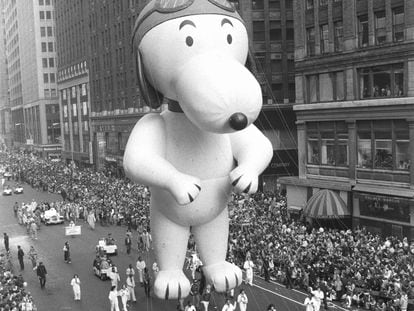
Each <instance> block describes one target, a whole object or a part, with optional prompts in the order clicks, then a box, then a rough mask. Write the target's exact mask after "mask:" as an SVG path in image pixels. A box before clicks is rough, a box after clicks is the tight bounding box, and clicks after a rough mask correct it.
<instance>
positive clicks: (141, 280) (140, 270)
mask: <svg viewBox="0 0 414 311" xmlns="http://www.w3.org/2000/svg"><path fill="white" fill-rule="evenodd" d="M146 266H147V265H146V264H145V261H144V260H143V259H142V257H141V256H139V257H138V260H137V265H136V267H137V273H138V280H139V283H140V284H141V286H143V285H144V269H145V267H146Z"/></svg>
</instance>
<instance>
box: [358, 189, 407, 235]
mask: <svg viewBox="0 0 414 311" xmlns="http://www.w3.org/2000/svg"><path fill="white" fill-rule="evenodd" d="M367 190H368V191H369V192H367ZM384 193H386V194H387V195H384ZM413 198H414V190H410V189H407V190H396V191H392V189H389V188H388V189H385V188H384V187H372V186H360V185H357V186H355V187H354V189H353V205H354V210H353V212H354V215H353V216H354V217H353V226H354V227H357V226H359V227H365V228H367V229H368V230H369V231H370V232H375V233H377V234H380V235H382V236H383V237H386V236H390V235H393V236H397V237H399V238H402V237H408V238H409V239H414V228H413V227H412V226H411V224H412V223H414V199H413Z"/></svg>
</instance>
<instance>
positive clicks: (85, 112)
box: [82, 102, 88, 116]
mask: <svg viewBox="0 0 414 311" xmlns="http://www.w3.org/2000/svg"><path fill="white" fill-rule="evenodd" d="M82 112H83V115H84V116H86V115H88V102H83V103H82Z"/></svg>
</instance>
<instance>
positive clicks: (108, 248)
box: [96, 238, 118, 255]
mask: <svg viewBox="0 0 414 311" xmlns="http://www.w3.org/2000/svg"><path fill="white" fill-rule="evenodd" d="M100 250H103V252H104V253H105V254H106V255H117V254H118V247H117V246H116V244H115V242H114V241H113V240H112V241H109V240H108V239H107V238H101V239H99V241H98V245H96V252H97V253H99V251H100Z"/></svg>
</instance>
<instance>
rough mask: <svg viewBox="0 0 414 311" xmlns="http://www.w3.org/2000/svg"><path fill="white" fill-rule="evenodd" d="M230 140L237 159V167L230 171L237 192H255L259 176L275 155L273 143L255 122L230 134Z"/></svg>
mask: <svg viewBox="0 0 414 311" xmlns="http://www.w3.org/2000/svg"><path fill="white" fill-rule="evenodd" d="M230 141H231V147H232V151H233V157H234V158H235V159H236V161H237V167H236V168H235V169H234V170H233V171H231V172H230V180H231V183H232V185H233V186H234V189H235V191H236V192H245V193H255V192H256V191H257V187H258V176H259V175H260V174H261V173H262V172H263V171H264V170H265V168H266V167H267V166H268V165H269V163H270V161H271V159H272V157H273V147H272V144H271V142H270V141H269V139H268V138H267V137H266V136H264V135H263V133H262V132H260V131H259V130H258V129H257V127H255V126H254V125H253V124H252V125H250V126H249V127H247V128H246V129H244V130H242V131H239V132H236V133H232V134H230Z"/></svg>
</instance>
